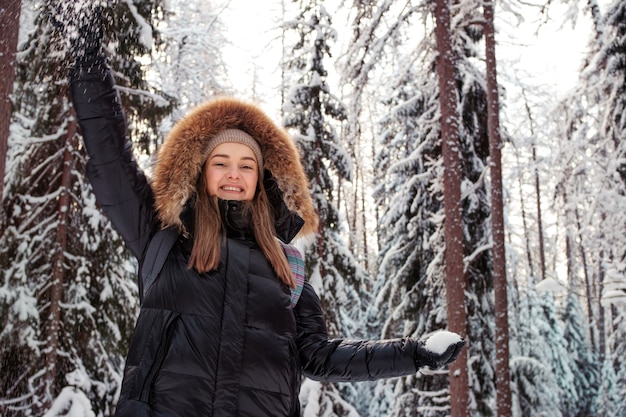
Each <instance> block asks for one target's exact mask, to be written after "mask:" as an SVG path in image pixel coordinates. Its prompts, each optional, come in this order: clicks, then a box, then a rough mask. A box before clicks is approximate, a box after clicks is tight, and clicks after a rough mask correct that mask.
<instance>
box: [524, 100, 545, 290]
mask: <svg viewBox="0 0 626 417" xmlns="http://www.w3.org/2000/svg"><path fill="white" fill-rule="evenodd" d="M522 95H523V96H524V104H525V107H526V113H527V114H528V120H530V133H531V135H532V136H533V137H535V129H534V123H533V117H532V114H531V112H530V106H529V105H528V100H527V99H526V92H525V90H522ZM532 162H533V166H534V174H535V198H536V199H537V231H538V234H539V238H538V239H539V265H540V268H541V280H542V281H543V280H544V279H546V254H545V252H544V248H543V246H544V245H543V222H542V220H541V190H540V188H539V172H538V170H537V149H536V147H535V144H534V143H533V144H532Z"/></svg>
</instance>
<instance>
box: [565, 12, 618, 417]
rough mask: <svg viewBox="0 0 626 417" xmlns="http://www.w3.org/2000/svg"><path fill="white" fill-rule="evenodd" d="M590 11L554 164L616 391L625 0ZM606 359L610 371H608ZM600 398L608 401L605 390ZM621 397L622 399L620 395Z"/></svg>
mask: <svg viewBox="0 0 626 417" xmlns="http://www.w3.org/2000/svg"><path fill="white" fill-rule="evenodd" d="M591 12H592V16H593V18H594V21H593V22H594V31H593V33H592V39H591V41H590V53H589V56H588V57H587V58H586V60H585V62H584V66H583V68H582V71H581V76H580V79H579V81H580V82H579V85H578V86H577V88H576V90H575V91H574V92H573V93H572V94H571V96H570V97H568V98H567V100H565V101H564V103H563V105H562V107H561V112H560V113H562V114H563V115H564V123H562V125H563V126H564V128H563V129H562V130H561V131H560V132H559V139H560V143H561V145H560V152H559V154H558V155H557V156H558V158H557V159H556V160H555V163H554V165H555V166H558V167H563V168H562V169H560V170H559V171H560V172H562V174H561V177H560V182H559V185H560V187H559V188H558V191H559V196H560V197H562V198H563V200H564V201H566V202H567V203H568V205H567V206H566V208H567V209H568V210H567V212H566V214H569V216H568V217H566V218H562V219H561V222H562V224H564V226H565V227H566V228H571V227H573V225H576V227H577V229H578V230H577V233H576V235H575V236H576V241H575V242H576V243H577V248H579V250H577V251H576V252H575V256H574V257H573V259H572V263H573V264H574V266H575V268H576V271H577V274H578V275H579V276H584V277H589V278H588V279H587V281H586V282H581V283H580V285H579V288H585V289H586V293H587V296H588V297H590V298H591V299H595V300H597V302H596V303H594V304H591V303H590V304H589V307H588V308H587V310H588V311H587V313H588V315H589V323H590V327H591V331H592V333H591V334H592V336H593V344H592V346H594V347H595V349H596V350H597V356H598V357H599V359H600V362H601V363H603V364H604V366H603V368H602V369H603V375H602V376H601V380H602V381H605V380H608V379H609V378H611V375H604V372H609V373H611V374H613V373H614V374H615V375H616V378H617V386H618V387H623V386H624V382H625V381H626V379H625V378H626V366H625V365H624V363H623V360H622V359H621V358H622V357H623V355H624V352H625V351H626V345H625V344H624V341H623V340H624V337H623V336H624V334H625V333H626V328H625V327H623V326H624V324H625V322H624V320H623V317H624V315H625V314H626V313H625V312H626V309H625V308H624V305H626V304H625V301H626V279H625V278H624V276H625V273H626V234H625V233H624V225H625V224H626V213H625V212H624V210H623V209H621V207H624V205H625V204H626V162H624V161H625V156H626V140H624V139H625V138H626V116H625V115H626V49H625V48H626V1H624V0H614V1H613V2H611V3H610V4H609V5H608V6H607V9H606V12H605V13H604V15H602V14H601V13H600V10H599V7H595V8H592V9H591ZM570 233H571V232H570ZM596 328H597V329H598V331H596ZM617 335H620V336H617ZM606 340H609V341H610V343H607V342H606ZM605 355H606V359H608V360H609V361H610V362H612V363H613V369H609V368H608V367H607V365H606V359H605ZM603 359H605V360H603ZM586 395H590V393H586ZM603 395H609V396H610V394H609V393H607V392H605V393H604V394H603ZM620 395H621V396H620V398H624V393H621V394H620ZM620 407H621V409H620ZM615 409H617V410H621V413H624V412H625V411H624V409H626V405H624V402H622V404H621V405H620V406H617V407H616V408H615ZM618 414H619V412H618Z"/></svg>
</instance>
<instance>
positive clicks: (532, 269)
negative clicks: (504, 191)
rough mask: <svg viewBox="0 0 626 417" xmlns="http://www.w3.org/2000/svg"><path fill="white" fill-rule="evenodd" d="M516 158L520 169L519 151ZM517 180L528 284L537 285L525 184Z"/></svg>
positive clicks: (519, 178) (518, 178) (520, 178)
mask: <svg viewBox="0 0 626 417" xmlns="http://www.w3.org/2000/svg"><path fill="white" fill-rule="evenodd" d="M515 157H516V159H517V166H518V167H520V166H521V162H520V158H519V151H516V155H515ZM517 180H518V183H519V201H520V208H521V211H522V229H523V230H524V241H525V242H526V260H527V261H528V271H529V279H528V283H529V284H533V285H534V284H535V267H534V266H533V256H532V251H531V249H530V233H529V228H528V220H527V218H526V203H525V201H526V199H525V198H524V184H523V181H522V176H521V175H518V176H517Z"/></svg>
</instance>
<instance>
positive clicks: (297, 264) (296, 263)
mask: <svg viewBox="0 0 626 417" xmlns="http://www.w3.org/2000/svg"><path fill="white" fill-rule="evenodd" d="M279 242H280V245H281V246H282V247H283V251H284V252H285V255H286V256H287V260H288V261H289V266H290V267H291V272H292V273H293V276H294V278H295V279H296V288H295V289H293V288H292V289H291V308H294V307H295V306H296V304H298V299H300V295H301V294H302V288H304V260H303V259H302V254H301V253H300V251H299V250H298V248H296V247H295V246H293V245H288V244H286V243H283V242H281V241H279Z"/></svg>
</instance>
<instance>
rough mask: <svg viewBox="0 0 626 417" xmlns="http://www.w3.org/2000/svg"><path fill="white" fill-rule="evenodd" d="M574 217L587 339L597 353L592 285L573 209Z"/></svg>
mask: <svg viewBox="0 0 626 417" xmlns="http://www.w3.org/2000/svg"><path fill="white" fill-rule="evenodd" d="M574 215H575V216H576V227H577V229H576V235H577V237H578V242H579V243H578V249H579V250H580V261H581V262H582V270H583V277H584V279H585V283H584V284H585V295H586V297H587V326H588V327H589V339H590V340H591V349H592V350H593V352H594V353H596V352H597V351H598V343H597V340H598V338H597V334H596V327H597V326H596V314H595V311H594V310H593V302H592V300H593V284H592V283H591V280H590V279H589V267H588V265H587V253H586V252H585V246H584V245H583V233H582V225H581V224H580V215H579V214H578V209H577V208H574Z"/></svg>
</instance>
